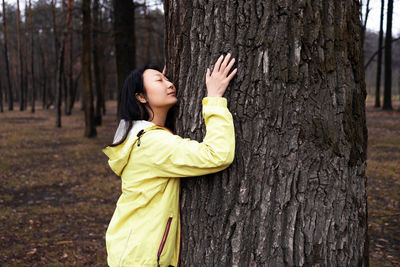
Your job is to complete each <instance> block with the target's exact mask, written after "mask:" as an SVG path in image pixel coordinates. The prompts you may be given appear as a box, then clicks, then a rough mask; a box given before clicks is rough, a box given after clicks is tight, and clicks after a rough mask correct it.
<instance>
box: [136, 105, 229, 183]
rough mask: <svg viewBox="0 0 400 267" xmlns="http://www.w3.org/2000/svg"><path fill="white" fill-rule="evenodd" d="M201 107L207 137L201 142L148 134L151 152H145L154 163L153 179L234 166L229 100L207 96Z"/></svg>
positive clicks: (189, 174) (186, 175)
mask: <svg viewBox="0 0 400 267" xmlns="http://www.w3.org/2000/svg"><path fill="white" fill-rule="evenodd" d="M202 106H203V110H202V113H203V117H204V120H205V124H206V135H205V137H204V139H203V141H202V142H198V141H195V140H190V139H189V138H182V137H180V136H178V135H174V134H171V133H170V132H167V131H165V130H162V129H159V130H152V131H149V132H148V133H147V137H146V140H147V142H149V143H151V144H149V145H150V147H151V149H146V160H147V161H148V162H149V163H151V167H152V168H151V172H153V175H154V176H159V177H191V176H200V175H206V174H210V173H215V172H218V171H221V170H224V169H226V168H227V167H228V166H229V165H230V164H231V163H232V161H233V159H234V155H235V132H234V125H233V118H232V114H231V113H230V112H229V110H228V108H227V99H226V98H224V97H205V98H203V100H202ZM144 136H145V135H144ZM143 141H144V140H143Z"/></svg>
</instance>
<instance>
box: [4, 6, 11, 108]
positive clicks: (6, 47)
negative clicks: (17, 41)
mask: <svg viewBox="0 0 400 267" xmlns="http://www.w3.org/2000/svg"><path fill="white" fill-rule="evenodd" d="M2 4H3V5H2V6H3V37H4V38H3V39H4V40H3V41H4V60H5V62H6V77H7V88H8V110H13V109H14V96H13V91H12V86H11V79H10V64H9V60H8V41H7V12H6V5H5V3H4V0H3V1H2Z"/></svg>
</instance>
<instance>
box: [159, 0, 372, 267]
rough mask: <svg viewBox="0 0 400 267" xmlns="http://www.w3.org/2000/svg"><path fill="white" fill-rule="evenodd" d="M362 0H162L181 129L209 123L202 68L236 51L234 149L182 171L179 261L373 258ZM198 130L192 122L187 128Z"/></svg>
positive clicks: (230, 94) (361, 262) (197, 133)
mask: <svg viewBox="0 0 400 267" xmlns="http://www.w3.org/2000/svg"><path fill="white" fill-rule="evenodd" d="M359 8H360V7H359V3H358V2H357V1H346V0H338V1H323V0H317V1H312V2H310V1H295V2H292V1H289V2H288V1H286V2H284V1H261V0H253V1H244V0H241V1H235V2H231V1H230V2H228V1H227V0H219V1H216V0H211V1H208V2H207V3H202V4H201V3H200V2H198V1H184V0H178V1H165V2H164V10H165V25H166V36H165V37H166V38H165V41H166V43H165V47H166V51H165V54H166V59H167V70H168V74H170V75H171V76H173V81H174V82H175V85H176V86H177V90H178V93H177V94H178V98H179V99H181V100H180V103H179V106H178V109H177V110H178V112H177V116H176V119H175V124H176V127H175V130H176V133H177V134H181V135H186V137H190V138H192V139H197V140H200V139H201V138H202V137H203V136H204V133H205V129H204V126H203V127H201V125H203V118H202V116H201V104H200V103H201V99H202V97H204V96H205V94H206V90H205V84H204V83H205V72H206V68H207V67H212V66H210V64H213V63H214V62H215V61H216V59H217V58H218V57H219V56H220V55H221V54H226V53H227V52H231V53H232V56H233V57H235V58H236V62H237V63H236V64H235V65H237V67H238V73H237V75H236V77H235V78H234V79H233V80H232V82H231V85H230V89H229V88H228V90H227V92H226V97H227V99H228V106H229V108H230V110H231V112H232V114H233V116H234V122H235V132H236V142H237V143H236V156H235V161H234V163H233V165H231V167H230V168H229V169H228V170H226V171H223V172H222V173H218V174H215V175H209V176H206V177H202V178H193V179H192V178H185V179H182V180H181V182H182V188H181V190H182V196H181V197H182V199H181V201H182V202H181V206H182V220H183V227H182V231H183V242H182V243H183V247H182V257H181V260H182V262H181V265H182V266H193V265H196V266H266V265H268V266H311V265H324V266H329V265H337V266H368V240H367V207H366V204H367V202H366V176H365V168H366V144H367V129H366V123H365V97H366V90H365V82H364V68H363V65H364V62H363V53H362V46H361V28H362V25H361V22H360V17H359ZM187 133H189V134H187Z"/></svg>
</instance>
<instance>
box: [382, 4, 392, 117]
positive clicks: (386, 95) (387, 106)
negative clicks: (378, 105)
mask: <svg viewBox="0 0 400 267" xmlns="http://www.w3.org/2000/svg"><path fill="white" fill-rule="evenodd" d="M392 20H393V0H388V9H387V19H386V37H385V87H384V91H383V109H384V110H392V109H393V107H392Z"/></svg>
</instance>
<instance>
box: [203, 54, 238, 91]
mask: <svg viewBox="0 0 400 267" xmlns="http://www.w3.org/2000/svg"><path fill="white" fill-rule="evenodd" d="M230 57H231V54H230V53H228V54H227V55H226V56H225V58H224V57H223V56H222V55H221V56H220V57H219V58H218V60H217V62H216V63H215V66H214V69H213V72H212V73H210V69H209V68H207V73H206V86H207V96H208V97H222V96H223V95H224V93H225V90H226V88H227V87H228V85H229V82H230V81H231V80H232V78H233V76H235V74H236V72H237V68H235V69H234V70H233V71H232V72H231V73H230V74H229V76H227V75H228V73H229V71H230V69H231V68H232V66H233V63H235V58H233V59H232V60H231V61H230V62H229V59H230ZM222 60H224V61H223V62H222ZM221 62H222V64H221ZM228 62H229V64H228Z"/></svg>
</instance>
